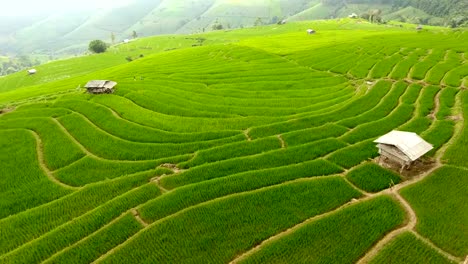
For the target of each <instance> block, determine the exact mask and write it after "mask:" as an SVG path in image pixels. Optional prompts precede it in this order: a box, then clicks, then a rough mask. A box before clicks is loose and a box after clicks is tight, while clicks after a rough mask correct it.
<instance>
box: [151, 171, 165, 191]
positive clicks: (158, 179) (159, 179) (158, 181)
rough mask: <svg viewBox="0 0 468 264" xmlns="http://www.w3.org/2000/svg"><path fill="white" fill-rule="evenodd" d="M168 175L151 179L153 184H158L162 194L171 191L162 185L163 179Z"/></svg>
mask: <svg viewBox="0 0 468 264" xmlns="http://www.w3.org/2000/svg"><path fill="white" fill-rule="evenodd" d="M166 176H167V175H166V174H163V175H161V176H158V177H156V178H153V179H151V181H152V182H154V183H156V186H158V188H159V190H161V193H163V194H164V193H167V192H169V190H167V189H165V188H164V187H163V186H162V185H161V179H162V178H164V177H166Z"/></svg>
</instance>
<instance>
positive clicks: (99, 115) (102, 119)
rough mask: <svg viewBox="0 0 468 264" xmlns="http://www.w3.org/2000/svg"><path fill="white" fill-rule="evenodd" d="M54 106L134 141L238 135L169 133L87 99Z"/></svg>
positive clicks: (172, 141)
mask: <svg viewBox="0 0 468 264" xmlns="http://www.w3.org/2000/svg"><path fill="white" fill-rule="evenodd" d="M54 107H65V108H68V109H71V110H73V111H75V112H78V113H81V114H82V115H84V116H86V118H88V119H89V120H90V121H91V122H93V124H95V125H96V126H98V127H100V128H101V129H103V130H105V131H107V132H108V133H110V134H112V135H115V136H118V137H120V138H122V139H126V140H130V141H134V142H143V143H144V142H148V143H185V142H197V141H207V140H216V139H221V138H226V137H233V136H235V135H239V133H240V132H238V131H219V132H207V133H171V132H167V131H163V130H159V129H155V128H150V127H145V126H142V125H139V124H135V123H132V122H130V121H127V120H125V119H122V118H118V117H116V116H114V115H113V113H112V111H111V110H109V109H108V108H106V107H104V106H102V105H98V104H95V103H92V102H88V101H81V100H61V101H58V102H56V103H54Z"/></svg>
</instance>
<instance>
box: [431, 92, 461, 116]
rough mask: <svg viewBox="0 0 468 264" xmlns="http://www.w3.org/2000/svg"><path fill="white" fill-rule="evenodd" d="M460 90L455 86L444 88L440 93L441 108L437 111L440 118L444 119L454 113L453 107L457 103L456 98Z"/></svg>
mask: <svg viewBox="0 0 468 264" xmlns="http://www.w3.org/2000/svg"><path fill="white" fill-rule="evenodd" d="M459 91H460V90H458V89H457V88H453V87H447V88H444V89H442V91H441V94H440V108H439V111H438V112H437V113H436V117H437V119H439V120H443V119H445V118H447V117H449V116H451V115H452V108H453V106H454V105H455V98H456V96H457V94H458V92H459Z"/></svg>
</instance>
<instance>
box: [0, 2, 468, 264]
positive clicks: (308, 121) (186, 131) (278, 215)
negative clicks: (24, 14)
mask: <svg viewBox="0 0 468 264" xmlns="http://www.w3.org/2000/svg"><path fill="white" fill-rule="evenodd" d="M261 1H264V0H254V1H252V2H249V3H247V2H246V3H245V5H246V6H249V7H250V8H249V11H248V14H250V15H252V14H256V13H258V12H260V7H261V6H262V5H258V4H259V3H260V2H261ZM233 2H235V1H231V0H229V1H224V0H220V1H218V0H217V1H216V3H217V4H216V8H215V9H216V10H218V11H219V10H223V11H222V12H225V16H227V17H229V18H223V19H221V18H220V20H223V21H219V22H220V23H227V22H231V23H234V22H235V21H237V22H236V23H245V22H246V21H247V22H249V23H253V21H252V20H255V19H256V15H255V16H253V17H244V18H242V19H240V20H242V22H240V21H239V20H236V19H234V18H232V16H237V15H238V14H236V12H237V11H236V10H238V9H235V8H234V9H232V8H230V7H232V6H231V4H232V3H233ZM273 2H275V1H273ZM289 2H291V1H289ZM289 2H288V4H289ZM305 2H306V1H303V0H297V1H296V0H295V1H294V5H295V6H296V8H301V6H302V5H303V4H311V5H313V6H316V5H318V7H324V5H323V4H321V3H319V1H314V2H313V3H305ZM200 3H201V2H199V1H198V0H197V1H196V3H195V7H196V8H199V9H197V12H202V13H204V15H200V17H199V20H197V19H195V20H194V21H192V22H189V24H187V26H182V27H181V28H180V32H186V30H197V29H196V28H192V29H190V28H189V27H191V26H193V27H197V26H199V25H202V24H204V23H213V22H214V20H213V19H212V18H210V15H211V14H214V13H216V12H214V11H216V10H214V9H209V10H202V9H203V8H202V6H201V5H199V4H200ZM153 4H155V3H153ZM155 5H156V4H155ZM184 6H185V5H184V3H183V1H164V2H163V4H162V5H161V7H164V8H167V9H163V8H161V9H155V10H147V11H148V15H147V18H148V21H145V22H144V23H143V24H139V25H134V26H132V27H131V28H130V29H122V30H121V31H122V32H125V31H126V30H130V33H131V30H132V29H139V28H147V27H153V30H157V29H156V28H154V27H157V26H158V25H164V24H165V23H166V24H170V23H172V22H174V21H171V20H170V19H169V14H172V12H175V13H183V14H186V12H187V10H189V9H187V8H184ZM274 6H275V8H274V9H272V10H271V12H272V14H276V15H278V14H281V13H282V12H285V10H283V9H282V8H284V7H285V6H287V4H286V1H283V0H282V1H276V2H275V3H274ZM365 6H367V5H362V4H354V3H348V7H347V8H345V9H340V10H337V12H336V15H338V16H345V15H346V16H347V15H348V14H346V13H347V10H350V11H351V9H353V10H352V12H356V10H362V11H361V12H366V11H367V10H369V8H366V7H365ZM185 7H186V6H185ZM316 7H317V6H316ZM314 10H316V11H317V10H320V8H318V9H317V8H316V9H314ZM385 10H387V9H385ZM264 11H265V10H263V11H262V12H264ZM328 11H332V10H328ZM328 11H327V12H328ZM119 12H125V10H123V9H121V10H120V11H119ZM288 12H295V10H290V11H288ZM384 12H387V11H384ZM406 14H407V13H405V15H406ZM265 15H266V14H265ZM334 15H335V14H334ZM103 16H104V17H105V18H102V20H101V18H94V19H93V21H95V22H96V23H97V24H99V23H101V22H103V21H114V18H112V19H111V20H107V19H109V17H108V16H106V15H103ZM224 19H225V20H224ZM414 27H415V26H414V25H409V24H403V26H402V27H400V26H399V24H395V23H393V22H389V23H388V24H387V25H377V24H371V23H368V22H366V21H363V20H352V19H340V20H321V21H313V22H310V21H307V22H292V21H291V20H290V21H288V23H287V24H285V25H276V24H275V25H268V26H262V27H256V28H246V29H242V30H220V31H216V32H209V33H204V34H194V35H191V36H186V35H166V36H160V37H150V38H141V39H139V40H135V41H133V42H131V43H129V44H127V45H117V46H114V47H112V48H110V50H109V51H108V52H106V53H104V54H99V55H92V56H83V57H78V58H72V59H69V60H62V61H56V62H51V63H48V64H44V65H41V66H38V67H37V69H38V73H37V74H36V75H34V76H26V75H24V72H23V73H17V74H12V75H10V76H5V77H2V78H0V147H1V151H0V174H1V176H3V177H0V178H1V179H0V230H1V232H0V258H1V259H0V262H2V263H3V262H5V263H12V262H13V263H37V262H42V261H49V262H51V263H68V262H71V263H73V262H77V263H81V262H83V263H88V262H92V261H94V260H96V259H99V258H100V257H101V256H102V255H103V254H105V253H106V252H108V251H110V254H109V256H108V258H106V259H105V261H108V262H113V263H120V262H143V263H144V262H145V261H147V262H173V263H184V262H192V263H194V262H203V263H211V262H214V263H223V262H228V261H230V260H232V259H233V258H234V257H236V256H238V255H239V254H241V253H243V252H245V251H248V250H250V249H252V247H254V246H256V245H257V244H258V243H260V242H261V241H263V240H265V239H268V238H269V237H271V236H274V235H277V234H278V233H280V232H282V231H284V230H286V229H288V228H290V227H292V226H294V225H296V224H298V223H301V222H302V221H304V220H306V219H308V218H310V217H313V216H316V215H319V214H322V213H325V212H328V211H330V210H333V209H334V208H336V207H338V206H340V205H342V204H343V203H346V202H347V201H349V200H351V199H352V198H358V197H361V196H362V194H361V193H359V192H358V191H356V190H355V189H354V188H353V186H351V185H350V184H349V182H348V181H350V182H351V183H352V184H353V185H356V186H357V187H359V188H362V189H363V190H365V191H366V192H379V191H380V190H383V189H385V188H388V186H389V184H391V183H392V182H393V183H395V184H397V183H398V182H399V180H400V179H399V177H398V176H396V175H394V174H392V173H389V172H388V171H386V170H384V169H382V168H380V167H378V166H377V165H374V164H372V163H370V159H373V158H375V157H376V156H377V155H378V151H377V148H376V145H375V143H373V140H374V139H375V138H377V137H379V136H381V135H383V134H385V133H387V132H389V131H391V130H394V129H399V130H408V131H414V132H417V133H418V134H420V135H421V136H422V137H423V138H424V139H426V140H427V141H429V142H430V143H431V144H433V145H434V147H435V149H434V150H433V151H432V152H431V153H429V155H430V156H432V155H434V154H435V153H436V151H439V150H445V149H446V148H445V147H444V144H447V143H448V142H449V140H450V139H451V138H452V137H453V136H455V138H453V141H450V143H452V144H450V145H449V146H448V148H447V151H446V152H445V153H441V152H440V153H438V154H441V155H443V157H442V160H441V161H442V163H443V164H444V165H448V164H450V165H453V167H448V166H446V167H444V169H441V170H440V171H437V172H436V173H435V174H434V175H435V176H434V175H433V176H431V177H429V178H428V179H426V181H423V182H421V183H419V184H417V185H415V186H411V188H408V190H407V189H404V190H403V191H402V194H403V195H404V196H405V198H408V199H407V200H408V201H409V202H410V203H411V205H412V206H414V209H415V211H416V213H417V218H418V227H417V229H418V232H419V233H421V234H422V235H424V236H425V237H427V238H429V239H431V240H432V241H433V242H434V243H435V244H436V245H438V246H440V247H441V248H443V249H444V250H446V251H448V252H450V253H452V254H454V255H457V256H460V258H462V257H463V254H465V255H466V252H465V251H464V248H467V246H466V243H465V239H464V237H466V235H464V229H463V226H461V225H460V224H459V222H457V220H461V221H463V220H464V211H463V210H462V209H463V204H461V203H462V202H461V201H462V200H463V199H462V198H463V197H464V196H463V193H462V192H461V191H460V188H461V187H460V186H465V185H466V184H464V182H463V178H461V177H460V176H459V175H461V174H462V175H464V174H463V173H464V168H468V164H467V163H466V158H465V157H466V156H467V155H466V154H465V152H466V151H467V148H466V145H467V144H466V141H467V140H466V135H465V134H466V131H467V129H466V124H465V123H464V122H463V120H458V121H457V120H454V119H455V118H454V117H455V116H457V115H463V117H464V119H465V120H467V119H468V116H467V113H468V108H467V107H466V106H467V104H466V102H467V101H466V100H467V97H466V95H467V93H466V91H462V90H460V89H459V87H460V85H461V80H462V79H464V75H466V74H465V70H466V65H465V64H466V63H465V59H466V58H465V57H464V56H465V55H464V54H467V53H468V49H467V46H466V44H465V43H467V42H468V35H467V34H466V33H467V32H466V30H452V29H447V28H438V27H426V30H424V31H422V32H415V30H414ZM307 28H313V29H315V30H317V34H314V35H308V34H306V32H305V30H306V29H307ZM82 30H83V28H78V29H77V30H76V31H75V32H74V33H73V34H72V35H74V36H77V35H78V34H79V32H83V31H82ZM138 31H139V30H137V32H138ZM127 33H128V32H127ZM138 33H139V32H138ZM116 34H118V33H117V32H116ZM122 34H126V33H122ZM68 37H69V36H68ZM200 38H203V39H204V41H203V45H202V46H199V45H196V46H192V44H194V43H199V42H198V41H199V39H200ZM140 54H143V55H144V56H143V57H141V58H138V59H136V60H133V61H132V62H128V61H126V60H125V57H126V56H131V57H132V58H137V57H139V55H140ZM92 79H110V80H114V81H116V82H118V85H117V86H116V90H115V93H113V94H106V95H90V94H86V92H85V90H84V89H83V88H82V87H83V85H84V84H85V83H86V82H87V81H89V80H92ZM428 84H431V85H428ZM77 88H79V89H77ZM438 97H440V100H439V102H440V108H439V111H437V112H436V113H434V111H435V108H436V107H435V98H438ZM458 99H462V100H461V102H459V101H458ZM11 110H14V111H13V112H9V111H11ZM4 112H9V113H4ZM433 117H435V118H433ZM35 136H38V137H39V139H40V141H37V142H36V137H35ZM38 142H39V143H40V144H37V143H38ZM38 154H39V155H38ZM41 160H43V161H44V163H45V164H44V165H45V167H41V166H39V165H40V164H39V161H41ZM164 163H169V164H165V165H164V166H163V167H172V165H176V166H177V168H175V169H173V170H170V169H166V168H160V166H161V165H163V164H164ZM180 169H182V170H180ZM345 170H346V172H347V175H344V171H345ZM337 174H340V175H337ZM444 175H448V176H450V177H447V178H443V179H444V180H445V181H447V182H445V181H444V182H442V183H440V184H439V183H438V182H437V180H435V179H439V178H440V177H443V176H444ZM48 176H49V177H48ZM344 176H346V177H347V178H346V179H347V180H348V181H346V180H345V179H344V178H343V177H344ZM452 178H453V179H452ZM448 179H450V180H451V181H450V182H448ZM57 181H60V182H61V184H57V183H58V182H57ZM432 181H435V182H436V183H433V182H432ZM66 185H69V187H75V188H66V187H67V186H66ZM421 186H422V187H421ZM436 186H438V187H436ZM440 186H443V188H441V187H440ZM428 197H430V200H431V201H430V202H429V201H428V200H427V199H429V198H428ZM434 197H436V198H437V199H436V200H435V201H434V200H433V198H434ZM453 208H462V209H460V210H461V211H460V210H459V211H454V209H453ZM130 209H136V210H138V212H139V213H140V214H141V218H142V219H143V220H144V221H147V222H148V223H149V224H150V225H149V226H148V227H144V226H141V225H140V224H139V223H137V220H138V219H137V218H135V217H133V216H131V215H130V214H129V210H130ZM465 211H466V210H465ZM402 214H403V212H402V210H401V209H400V208H399V207H398V206H397V204H396V202H395V201H392V200H390V199H389V198H388V197H382V198H378V199H374V200H372V201H366V202H363V203H359V204H354V205H350V206H346V207H345V208H341V209H339V210H337V211H336V212H335V213H333V214H331V215H329V216H327V217H325V218H323V219H321V220H319V221H313V222H311V223H309V224H308V225H307V228H305V227H306V226H304V227H303V228H301V230H306V229H307V234H310V235H306V236H305V237H302V235H301V236H298V235H297V234H295V233H292V234H290V235H289V236H286V237H284V238H282V239H281V240H279V241H277V242H278V243H280V242H281V241H282V240H283V239H291V240H288V242H287V243H286V244H287V245H286V244H285V245H283V244H281V246H280V247H276V246H275V247H272V248H271V249H269V246H268V247H267V248H265V249H264V250H261V251H260V252H259V253H258V254H260V255H261V256H262V257H261V258H264V257H265V259H268V260H270V259H272V261H271V262H274V261H278V262H281V261H284V259H283V258H286V257H289V256H291V258H290V262H301V261H302V262H333V263H337V262H340V263H341V262H342V261H341V260H342V259H345V260H346V261H349V262H353V261H355V260H356V259H357V258H359V257H361V256H362V255H363V254H364V253H365V252H366V250H367V249H368V248H369V247H370V246H371V245H373V244H374V243H375V241H377V240H378V239H379V238H381V237H382V236H383V235H384V234H385V233H387V232H389V231H390V230H392V229H394V228H396V227H397V226H399V225H400V224H401V219H402ZM449 218H450V219H456V221H449V220H448V219H449ZM330 219H332V220H330ZM464 222H466V221H464ZM126 225H128V228H126ZM336 226H339V228H337V227H336ZM319 227H320V228H322V227H323V228H325V229H324V230H325V231H324V230H322V229H320V228H319ZM301 232H303V231H301ZM304 232H305V231H304ZM324 232H325V233H324ZM465 233H466V232H465ZM298 234H299V233H298ZM304 234H306V233H304ZM320 234H322V235H320ZM323 234H328V235H323ZM342 237H345V238H347V239H341V238H342ZM296 239H298V240H296ZM284 241H286V240H284ZM295 241H312V242H310V243H302V242H295ZM298 243H301V244H300V245H299V246H297V244H298ZM119 245H120V246H119ZM278 245H280V244H278ZM314 245H318V247H314ZM287 246H291V247H287ZM280 248H281V250H280ZM113 249H116V250H115V251H113ZM415 250H417V251H416V254H420V255H421V256H426V254H430V253H427V251H425V249H424V248H422V249H419V248H418V249H417V248H415ZM311 252H312V253H314V254H315V253H317V254H315V255H311ZM409 252H410V251H408V254H409ZM402 254H403V255H407V253H402ZM260 255H258V256H260ZM255 256H257V255H255ZM275 256H278V258H277V259H275ZM340 256H341V257H340ZM421 256H415V257H414V258H415V259H418V258H420V257H421ZM428 256H429V255H428ZM256 259H257V257H255V259H254V258H252V261H255V260H256ZM402 259H403V257H402ZM309 260H310V261H309ZM264 262H269V261H264Z"/></svg>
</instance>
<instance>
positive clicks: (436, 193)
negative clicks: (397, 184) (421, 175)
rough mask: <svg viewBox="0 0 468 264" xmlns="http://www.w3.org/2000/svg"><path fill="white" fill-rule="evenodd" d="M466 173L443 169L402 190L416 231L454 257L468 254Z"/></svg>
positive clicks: (458, 170)
mask: <svg viewBox="0 0 468 264" xmlns="http://www.w3.org/2000/svg"><path fill="white" fill-rule="evenodd" d="M466 175H467V170H465V169H459V168H455V167H450V166H444V167H442V168H440V169H438V170H437V171H435V172H434V173H433V174H431V175H430V176H429V177H427V178H426V179H424V180H423V181H421V182H419V183H417V184H415V185H412V186H409V187H406V188H404V189H402V190H401V194H402V195H403V197H404V198H405V199H406V200H407V201H408V202H409V203H410V205H411V207H412V208H413V209H414V211H415V212H416V215H417V216H418V224H417V225H416V230H417V231H418V233H419V234H421V235H422V236H424V237H426V238H428V239H430V240H431V241H432V242H433V243H434V244H435V245H437V246H438V247H440V248H442V249H443V250H445V251H447V252H449V253H451V254H452V255H454V256H458V257H460V258H464V257H465V256H466V255H467V254H468V233H467V229H466V223H467V222H468V214H467V213H466V212H468V205H467V203H466V199H467V198H468V197H467V192H466V186H468V178H467V177H466Z"/></svg>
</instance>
